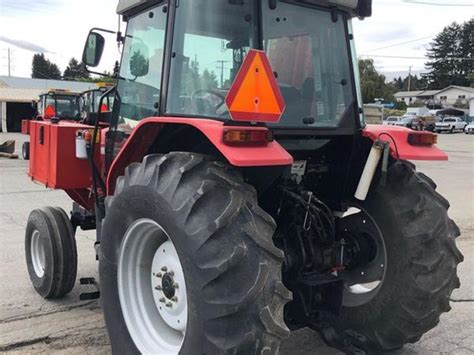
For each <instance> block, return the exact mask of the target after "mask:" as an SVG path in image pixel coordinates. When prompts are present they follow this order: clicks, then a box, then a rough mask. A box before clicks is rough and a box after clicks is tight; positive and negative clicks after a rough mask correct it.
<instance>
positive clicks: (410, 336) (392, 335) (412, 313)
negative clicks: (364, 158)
mask: <svg viewBox="0 0 474 355" xmlns="http://www.w3.org/2000/svg"><path fill="white" fill-rule="evenodd" d="M435 188H436V185H435V184H434V182H433V181H432V180H431V179H429V178H428V177H426V176H425V175H424V174H422V173H417V172H416V171H415V168H414V165H412V164H411V163H409V162H406V161H400V162H397V163H395V164H394V165H393V166H392V167H391V168H390V170H389V175H388V182H387V185H386V186H385V187H382V186H377V187H375V188H374V190H373V191H371V192H370V194H369V196H368V199H367V201H366V202H364V203H363V204H362V206H363V208H364V210H365V211H366V212H367V214H368V215H369V216H371V217H372V218H373V220H374V221H375V223H376V225H377V227H378V228H379V229H380V232H381V234H382V236H383V242H384V248H385V253H386V262H385V265H384V268H385V270H384V276H383V279H382V281H381V283H380V284H379V286H377V287H378V290H376V291H377V292H376V294H375V295H373V296H372V297H368V298H367V301H366V302H361V303H355V304H352V305H348V304H347V303H346V304H345V305H344V306H343V308H342V311H341V314H340V317H338V319H337V327H338V329H339V330H340V331H342V332H344V333H345V334H350V336H351V337H352V338H353V339H355V340H356V343H357V342H360V343H364V344H363V347H366V348H367V350H368V351H370V352H374V353H380V352H384V351H390V350H394V349H398V348H401V347H402V346H403V345H404V344H406V343H409V342H416V341H418V340H419V338H420V337H421V336H422V335H423V334H424V333H426V332H427V331H428V330H430V329H432V328H433V327H435V326H436V325H437V324H438V322H439V317H440V315H441V314H442V313H443V312H447V311H449V310H450V309H451V308H450V304H449V302H450V296H451V293H452V291H453V290H454V289H455V288H458V287H459V286H460V283H459V279H458V277H457V273H456V268H457V264H458V263H460V262H461V261H462V260H463V256H462V254H461V253H460V252H459V250H458V249H457V248H456V244H455V238H456V237H457V236H459V234H460V232H459V229H458V227H457V226H456V224H455V223H454V222H453V221H452V220H451V219H450V218H449V217H448V214H447V210H448V208H449V203H448V201H446V200H445V199H444V198H443V197H442V196H441V195H439V194H438V193H437V192H436V191H435ZM347 218H351V216H349V217H347ZM358 292H360V291H358Z"/></svg>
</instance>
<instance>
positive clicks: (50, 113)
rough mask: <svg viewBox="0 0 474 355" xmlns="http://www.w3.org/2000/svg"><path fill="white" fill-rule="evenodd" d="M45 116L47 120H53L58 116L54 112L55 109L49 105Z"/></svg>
mask: <svg viewBox="0 0 474 355" xmlns="http://www.w3.org/2000/svg"><path fill="white" fill-rule="evenodd" d="M44 116H45V117H46V118H51V117H54V116H56V112H55V111H54V108H53V106H52V105H48V107H46V110H45V112H44Z"/></svg>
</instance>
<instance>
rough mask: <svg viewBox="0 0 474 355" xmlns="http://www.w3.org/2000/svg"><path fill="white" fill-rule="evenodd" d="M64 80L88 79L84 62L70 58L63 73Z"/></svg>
mask: <svg viewBox="0 0 474 355" xmlns="http://www.w3.org/2000/svg"><path fill="white" fill-rule="evenodd" d="M63 77H64V79H66V80H81V79H89V78H90V75H89V72H88V71H87V68H86V65H85V64H84V63H82V62H81V63H79V62H78V61H77V59H76V58H74V57H73V58H71V60H70V61H69V64H68V66H67V68H66V70H65V71H64V75H63Z"/></svg>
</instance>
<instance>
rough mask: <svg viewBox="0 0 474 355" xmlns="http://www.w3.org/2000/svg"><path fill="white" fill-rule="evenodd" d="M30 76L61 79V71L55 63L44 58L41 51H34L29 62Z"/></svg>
mask: <svg viewBox="0 0 474 355" xmlns="http://www.w3.org/2000/svg"><path fill="white" fill-rule="evenodd" d="M31 77H32V78H35V79H56V80H59V79H61V72H60V71H59V68H58V66H57V65H56V64H54V63H52V62H51V61H49V59H46V58H45V56H44V54H43V53H36V54H35V55H34V56H33V61H32V64H31Z"/></svg>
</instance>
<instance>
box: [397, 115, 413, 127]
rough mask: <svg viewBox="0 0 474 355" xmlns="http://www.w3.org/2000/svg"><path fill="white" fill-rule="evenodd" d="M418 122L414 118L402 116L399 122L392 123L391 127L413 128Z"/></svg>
mask: <svg viewBox="0 0 474 355" xmlns="http://www.w3.org/2000/svg"><path fill="white" fill-rule="evenodd" d="M417 122H418V119H417V118H416V117H415V116H412V115H409V116H402V117H401V119H400V121H397V122H394V123H393V124H392V125H393V126H401V127H407V128H414V127H415V126H416V124H417Z"/></svg>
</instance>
